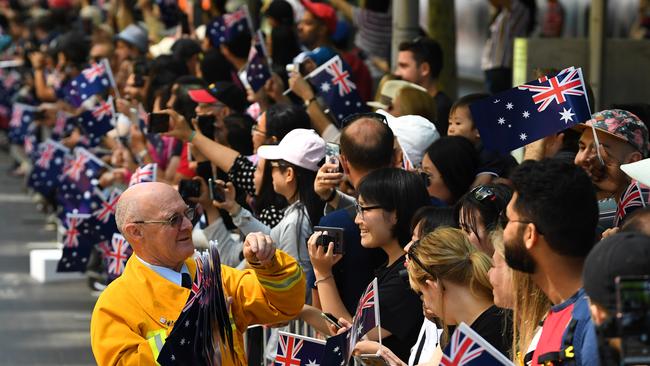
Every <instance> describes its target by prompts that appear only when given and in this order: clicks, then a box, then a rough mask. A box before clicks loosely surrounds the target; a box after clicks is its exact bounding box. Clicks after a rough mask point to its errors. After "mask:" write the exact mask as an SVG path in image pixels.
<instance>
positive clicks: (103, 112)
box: [92, 96, 115, 121]
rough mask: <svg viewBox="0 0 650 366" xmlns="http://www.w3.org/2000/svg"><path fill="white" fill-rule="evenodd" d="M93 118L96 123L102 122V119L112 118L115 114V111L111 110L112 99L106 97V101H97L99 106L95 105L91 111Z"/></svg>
mask: <svg viewBox="0 0 650 366" xmlns="http://www.w3.org/2000/svg"><path fill="white" fill-rule="evenodd" d="M92 114H93V117H95V119H96V120H97V121H103V120H104V118H107V117H108V118H110V119H112V118H113V115H114V114H115V110H114V108H113V97H110V96H109V97H108V98H107V99H106V101H105V102H104V101H101V100H100V101H99V104H97V105H96V106H95V107H94V109H93V110H92Z"/></svg>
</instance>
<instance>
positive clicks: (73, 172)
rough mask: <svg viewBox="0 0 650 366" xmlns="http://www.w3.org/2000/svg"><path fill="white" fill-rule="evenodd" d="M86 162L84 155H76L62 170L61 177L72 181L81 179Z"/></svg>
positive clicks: (86, 158) (86, 157)
mask: <svg viewBox="0 0 650 366" xmlns="http://www.w3.org/2000/svg"><path fill="white" fill-rule="evenodd" d="M88 160H89V159H88V156H87V155H86V154H80V153H78V154H77V156H76V157H75V158H74V159H73V160H71V161H70V163H69V164H67V166H66V167H65V168H64V170H63V176H67V177H70V178H71V179H72V180H73V181H78V180H79V179H80V178H81V173H82V171H83V170H84V169H85V168H86V162H87V161H88Z"/></svg>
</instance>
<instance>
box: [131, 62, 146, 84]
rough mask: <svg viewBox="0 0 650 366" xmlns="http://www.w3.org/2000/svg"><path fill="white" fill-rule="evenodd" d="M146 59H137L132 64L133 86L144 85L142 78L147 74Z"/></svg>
mask: <svg viewBox="0 0 650 366" xmlns="http://www.w3.org/2000/svg"><path fill="white" fill-rule="evenodd" d="M147 69H148V67H147V61H145V60H138V61H136V62H135V65H133V78H134V81H133V86H135V87H138V88H141V87H143V86H144V78H145V77H146V76H147V74H148V70H147Z"/></svg>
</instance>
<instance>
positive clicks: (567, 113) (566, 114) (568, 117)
mask: <svg viewBox="0 0 650 366" xmlns="http://www.w3.org/2000/svg"><path fill="white" fill-rule="evenodd" d="M559 113H560V116H562V117H560V119H561V120H562V121H564V123H569V121H571V122H573V116H575V115H576V114H575V113H571V108H569V110H566V109H565V108H564V107H562V112H559Z"/></svg>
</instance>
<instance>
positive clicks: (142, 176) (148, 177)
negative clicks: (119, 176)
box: [129, 163, 158, 187]
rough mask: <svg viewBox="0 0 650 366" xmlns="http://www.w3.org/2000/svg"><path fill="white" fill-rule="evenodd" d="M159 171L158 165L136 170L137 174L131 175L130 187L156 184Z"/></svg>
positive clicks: (147, 165) (149, 165)
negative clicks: (146, 183)
mask: <svg viewBox="0 0 650 366" xmlns="http://www.w3.org/2000/svg"><path fill="white" fill-rule="evenodd" d="M157 170H158V164H156V163H150V164H146V165H143V166H141V167H138V169H136V170H135V172H133V174H132V175H131V179H130V180H129V187H131V186H132V185H134V184H138V183H145V182H155V181H156V174H157Z"/></svg>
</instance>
